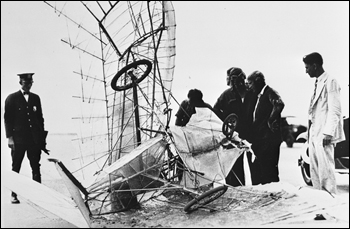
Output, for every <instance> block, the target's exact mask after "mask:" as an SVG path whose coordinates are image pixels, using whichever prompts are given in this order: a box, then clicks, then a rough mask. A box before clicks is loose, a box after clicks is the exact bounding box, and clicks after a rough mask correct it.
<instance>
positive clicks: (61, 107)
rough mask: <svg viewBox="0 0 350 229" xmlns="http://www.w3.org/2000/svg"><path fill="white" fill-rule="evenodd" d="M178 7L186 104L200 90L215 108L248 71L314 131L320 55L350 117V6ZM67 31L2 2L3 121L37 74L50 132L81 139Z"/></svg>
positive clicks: (179, 82) (181, 90)
mask: <svg viewBox="0 0 350 229" xmlns="http://www.w3.org/2000/svg"><path fill="white" fill-rule="evenodd" d="M173 6H174V8H175V18H176V60H175V72H174V82H173V85H172V89H173V90H172V92H173V94H174V96H175V97H176V99H177V100H178V101H182V100H183V99H185V98H186V95H187V92H188V90H189V89H191V88H197V89H200V90H201V91H202V92H203V95H204V100H205V101H206V102H208V103H210V104H211V105H214V103H215V101H216V99H217V98H218V96H219V95H220V94H221V93H222V91H224V90H225V89H226V88H227V86H226V70H227V69H228V68H230V67H234V66H235V67H240V68H242V69H243V71H244V72H245V73H246V75H249V74H250V73H251V72H253V71H255V70H259V71H261V72H263V73H264V75H265V77H266V82H267V84H268V85H270V86H271V87H272V88H274V89H275V90H277V91H278V92H279V93H280V95H281V97H282V99H283V101H284V102H285V105H286V106H285V109H284V111H283V115H295V116H297V117H299V118H300V120H302V121H301V122H304V123H303V124H306V123H307V109H308V105H309V101H310V97H311V94H312V93H313V87H314V86H313V84H314V79H310V78H309V76H308V75H307V74H306V73H305V68H304V64H303V62H302V57H303V56H304V55H305V54H309V53H311V52H315V51H316V52H319V53H320V54H321V55H322V56H323V59H324V69H325V70H326V71H327V72H329V73H330V74H331V75H333V76H335V77H336V78H337V79H338V81H339V82H340V83H341V86H342V103H343V114H344V115H346V116H348V115H349V99H348V98H349V86H348V85H349V2H348V1H342V2H337V1H329V2H327V1H322V2H315V1H312V2H304V1H297V2H275V1H274V2H260V1H259V2H249V1H244V2H236V1H234V2H226V1H225V2H217V1H215V2H214V1H205V2H187V1H182V2H173ZM65 23H66V22H65V20H64V19H63V18H59V17H58V16H57V15H56V14H55V13H54V11H53V9H52V8H50V7H49V6H47V5H46V4H45V3H44V2H29V1H25V2H16V1H9V2H4V1H1V115H2V120H3V106H4V101H5V98H6V96H7V95H8V94H9V93H12V92H14V91H16V90H18V89H19V88H20V85H19V84H18V76H17V74H18V73H22V72H34V73H35V75H34V84H33V87H32V91H33V92H34V93H37V94H39V95H40V96H41V100H42V105H43V112H44V116H45V123H46V129H48V130H50V131H51V132H60V133H62V132H63V133H65V132H74V128H73V126H72V125H71V117H72V114H71V112H70V111H71V110H72V108H71V107H70V104H71V103H70V101H71V99H72V95H76V94H77V93H76V91H77V90H78V89H77V87H75V86H76V85H74V82H73V81H72V75H73V71H76V70H77V69H79V66H75V65H74V64H73V63H72V61H70V57H71V56H72V55H77V54H76V53H75V52H73V51H72V50H71V49H70V48H68V46H67V45H66V44H64V43H63V42H61V38H63V37H65V36H66V34H67V31H66V26H65ZM174 104H175V103H173V108H174V109H175V110H176V109H177V108H178V107H177V106H175V105H176V104H175V105H174ZM174 113H175V112H173V114H174ZM174 120H175V118H174V117H172V121H174ZM2 122H3V121H2ZM1 131H3V129H2V130H1Z"/></svg>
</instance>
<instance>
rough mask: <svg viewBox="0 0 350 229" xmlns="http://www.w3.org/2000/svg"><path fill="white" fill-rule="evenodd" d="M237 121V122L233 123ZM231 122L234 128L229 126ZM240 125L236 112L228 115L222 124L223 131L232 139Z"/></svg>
mask: <svg viewBox="0 0 350 229" xmlns="http://www.w3.org/2000/svg"><path fill="white" fill-rule="evenodd" d="M233 122H235V124H234V123H233ZM229 124H231V125H232V126H233V128H231V127H229ZM237 125H238V116H237V115H236V114H234V113H232V114H230V115H228V116H227V117H226V118H225V120H224V123H223V124H222V133H223V134H224V135H225V136H226V138H228V139H231V138H232V135H233V132H234V131H235V130H236V127H237Z"/></svg>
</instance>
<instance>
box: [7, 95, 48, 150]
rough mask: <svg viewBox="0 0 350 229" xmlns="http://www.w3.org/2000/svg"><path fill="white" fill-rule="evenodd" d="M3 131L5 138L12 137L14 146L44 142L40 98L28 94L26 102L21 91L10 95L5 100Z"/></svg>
mask: <svg viewBox="0 0 350 229" xmlns="http://www.w3.org/2000/svg"><path fill="white" fill-rule="evenodd" d="M4 121H5V130H6V137H7V138H9V137H11V136H12V137H13V140H14V143H15V144H27V143H31V142H33V140H34V142H35V143H36V144H40V145H41V144H42V142H43V141H44V118H43V114H42V109H41V102H40V97H39V96H38V95H36V94H34V93H31V92H30V93H29V99H28V102H27V101H26V99H25V98H24V95H23V94H22V91H21V90H19V91H18V92H15V93H12V94H10V95H9V96H8V97H7V98H6V100H5V114H4Z"/></svg>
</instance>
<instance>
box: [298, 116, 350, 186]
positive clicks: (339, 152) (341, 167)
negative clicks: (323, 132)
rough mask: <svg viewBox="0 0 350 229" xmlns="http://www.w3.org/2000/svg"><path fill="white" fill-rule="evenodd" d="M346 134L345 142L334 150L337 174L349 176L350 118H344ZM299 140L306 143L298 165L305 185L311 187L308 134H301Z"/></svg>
mask: <svg viewBox="0 0 350 229" xmlns="http://www.w3.org/2000/svg"><path fill="white" fill-rule="evenodd" d="M344 132H345V141H342V142H339V143H338V144H337V145H336V146H335V148H334V162H335V171H336V172H337V173H342V174H349V117H344ZM297 139H298V140H299V141H303V142H305V143H304V147H303V149H302V151H301V154H300V158H299V159H298V165H299V166H300V168H301V174H302V176H303V179H304V181H305V183H306V184H307V185H310V186H311V185H312V182H311V176H310V158H309V148H308V142H307V132H304V133H301V134H300V135H299V136H298V138H297Z"/></svg>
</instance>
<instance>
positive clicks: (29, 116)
mask: <svg viewBox="0 0 350 229" xmlns="http://www.w3.org/2000/svg"><path fill="white" fill-rule="evenodd" d="M33 74H34V73H24V74H18V76H19V78H20V81H19V84H20V85H21V89H20V90H19V91H17V92H15V93H12V94H10V95H9V96H8V97H7V98H6V100H5V112H4V121H5V131H6V137H7V138H8V146H9V148H11V156H12V171H14V172H17V173H19V171H20V169H21V164H22V161H23V158H24V155H25V152H27V157H28V159H29V162H30V166H31V168H32V175H33V180H35V181H37V182H39V183H41V174H40V163H39V162H40V156H41V149H42V148H45V147H44V145H46V143H45V131H44V118H43V113H42V109H41V102H40V97H39V96H38V95H36V94H34V93H32V92H29V91H30V89H31V87H32V84H33ZM23 188H25V187H23ZM11 202H12V203H19V200H18V199H17V195H16V193H14V192H12V199H11Z"/></svg>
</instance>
